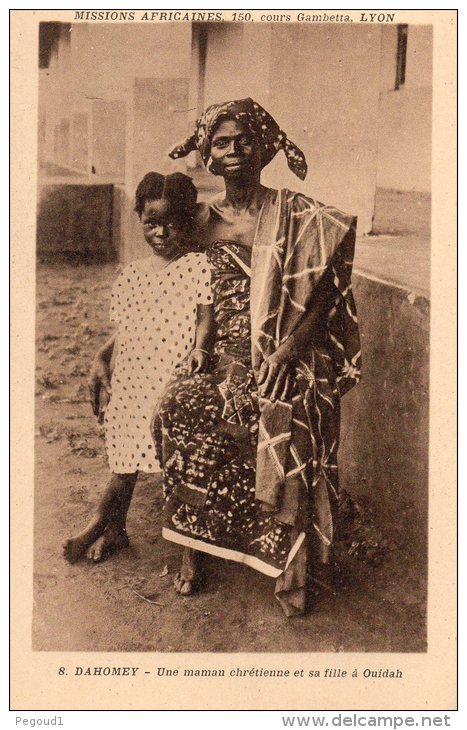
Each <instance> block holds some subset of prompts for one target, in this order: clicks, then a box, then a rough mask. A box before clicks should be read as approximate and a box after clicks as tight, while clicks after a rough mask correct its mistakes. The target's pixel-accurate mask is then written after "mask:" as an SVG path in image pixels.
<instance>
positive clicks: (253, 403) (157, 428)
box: [152, 241, 291, 571]
mask: <svg viewBox="0 0 467 730" xmlns="http://www.w3.org/2000/svg"><path fill="white" fill-rule="evenodd" d="M207 255H208V259H209V261H210V263H211V265H212V267H213V291H214V299H215V311H216V320H217V326H218V333H219V336H218V338H217V344H216V352H215V356H214V358H213V367H212V370H211V372H209V373H207V374H198V375H193V374H190V373H188V372H187V371H186V367H185V366H184V364H182V365H181V366H180V367H179V368H178V373H177V375H176V377H175V378H174V379H173V380H172V382H171V383H170V384H169V386H168V388H167V389H166V392H165V395H164V397H163V399H162V401H161V403H160V405H159V408H158V410H157V412H156V414H155V417H154V419H153V424H152V432H153V438H154V442H155V444H156V453H157V454H158V457H159V459H160V461H161V464H162V465H163V470H164V495H165V500H166V505H165V519H164V524H165V526H166V527H167V528H169V529H170V530H171V532H172V533H174V532H175V533H178V534H179V535H180V536H185V537H190V538H194V539H197V540H201V541H203V542H204V543H205V544H208V545H211V546H212V545H214V546H217V547H218V548H219V549H220V550H221V551H222V550H234V551H235V552H236V554H238V555H244V556H249V557H253V558H256V559H258V560H259V561H261V563H262V564H267V565H269V566H272V567H273V568H275V569H277V570H278V571H281V570H283V569H284V568H285V565H286V562H287V558H288V555H289V552H290V547H291V528H290V527H289V526H288V525H281V524H279V523H278V522H277V521H276V519H275V517H274V515H272V514H270V513H269V512H264V511H263V510H262V508H261V505H260V504H259V503H258V502H257V501H256V498H255V454H254V449H253V448H252V446H251V444H250V440H249V436H248V428H247V427H248V426H251V425H252V424H253V423H255V422H256V421H257V419H258V417H259V411H258V407H257V398H256V395H255V392H254V391H255V389H256V386H255V381H254V376H253V371H252V369H251V355H250V316H249V311H250V296H249V294H250V285H249V284H250V281H249V275H248V273H246V270H248V268H249V263H250V262H249V258H250V256H251V249H250V248H249V247H242V246H241V245H240V244H236V243H232V242H226V241H217V242H216V243H215V244H213V246H212V247H211V248H210V250H208V252H207ZM239 262H240V263H239ZM245 269H246V270H245ZM228 333H232V337H231V338H230V339H229V337H228ZM219 554H222V553H219ZM263 570H265V569H264V568H263Z"/></svg>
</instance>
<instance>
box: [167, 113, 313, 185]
mask: <svg viewBox="0 0 467 730" xmlns="http://www.w3.org/2000/svg"><path fill="white" fill-rule="evenodd" d="M224 119H235V120H237V121H238V122H241V123H242V124H244V125H245V126H246V127H247V128H248V130H249V131H250V133H251V134H252V135H253V136H254V138H255V139H256V141H257V142H258V144H259V146H260V150H261V167H262V168H263V167H265V166H266V165H268V164H269V163H270V162H271V160H272V159H273V157H274V156H275V155H276V154H277V152H279V150H284V153H285V156H286V158H287V164H288V166H289V168H290V169H291V170H292V172H293V173H295V175H297V177H299V178H300V180H304V179H305V176H306V173H307V164H306V160H305V155H304V154H303V152H302V151H301V150H300V149H299V148H298V147H297V146H296V145H295V144H294V143H293V142H291V141H290V139H288V137H287V135H286V133H285V132H284V131H282V129H281V128H280V127H279V125H278V124H277V122H276V121H275V120H274V119H273V118H272V117H271V115H270V114H268V112H267V111H266V110H265V109H263V107H262V106H260V105H259V104H257V103H256V102H255V101H253V99H240V100H238V101H227V102H225V103H223V104H213V105H212V106H210V107H208V108H207V109H206V111H205V112H204V113H203V114H202V115H201V116H200V118H199V119H198V120H197V122H196V126H195V131H194V134H192V136H191V137H189V138H188V139H187V140H185V142H183V144H181V145H179V146H177V147H175V149H173V150H172V152H170V155H169V156H170V157H171V158H172V159H178V158H179V157H185V156H186V155H188V154H189V153H190V152H193V151H194V150H196V149H197V150H199V152H200V154H201V157H202V158H203V162H204V164H205V165H206V167H207V169H208V170H209V168H210V163H211V141H212V137H213V134H214V132H215V130H216V128H217V126H218V125H219V124H220V122H221V121H223V120H224Z"/></svg>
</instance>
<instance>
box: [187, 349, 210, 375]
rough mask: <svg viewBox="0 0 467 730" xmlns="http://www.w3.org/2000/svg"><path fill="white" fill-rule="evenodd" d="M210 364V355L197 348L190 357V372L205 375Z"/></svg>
mask: <svg viewBox="0 0 467 730" xmlns="http://www.w3.org/2000/svg"><path fill="white" fill-rule="evenodd" d="M208 364H209V354H208V353H207V352H204V350H198V349H197V348H195V349H194V350H192V352H191V353H190V354H189V356H188V370H189V371H190V373H205V372H206V370H207V368H208Z"/></svg>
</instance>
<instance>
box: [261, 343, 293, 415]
mask: <svg viewBox="0 0 467 730" xmlns="http://www.w3.org/2000/svg"><path fill="white" fill-rule="evenodd" d="M258 386H259V394H260V396H262V397H263V398H269V400H270V401H272V402H273V403H274V401H276V400H287V398H289V397H290V396H291V395H292V393H293V390H294V387H295V368H294V364H293V358H292V356H291V355H290V354H289V353H288V352H287V350H286V349H284V348H283V349H282V350H281V349H280V348H279V350H277V351H276V352H274V353H273V354H272V355H270V356H269V357H268V358H267V359H266V360H264V362H263V363H262V365H261V367H260V369H259V374H258Z"/></svg>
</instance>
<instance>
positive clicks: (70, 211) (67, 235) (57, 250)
mask: <svg viewBox="0 0 467 730" xmlns="http://www.w3.org/2000/svg"><path fill="white" fill-rule="evenodd" d="M113 197H114V191H113V186H112V185H79V184H73V183H70V184H57V185H44V186H42V188H41V197H40V201H39V206H38V216H37V255H38V258H39V259H40V260H41V261H58V260H61V259H62V260H63V259H66V260H68V261H77V262H81V263H86V262H89V261H93V262H98V261H103V262H105V261H113V260H115V259H116V258H117V253H118V252H117V250H116V249H115V245H114V236H113V231H112V227H113Z"/></svg>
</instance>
